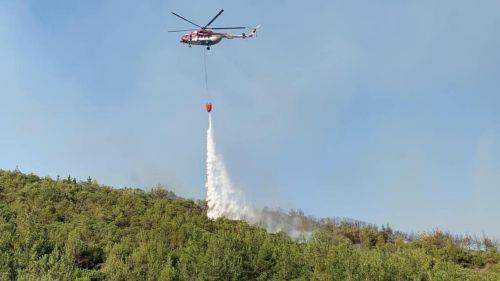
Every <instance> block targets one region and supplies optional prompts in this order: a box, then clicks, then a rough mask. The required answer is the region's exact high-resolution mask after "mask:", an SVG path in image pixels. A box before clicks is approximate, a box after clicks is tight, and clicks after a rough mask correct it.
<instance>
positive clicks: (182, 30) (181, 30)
mask: <svg viewBox="0 0 500 281" xmlns="http://www.w3.org/2000/svg"><path fill="white" fill-rule="evenodd" d="M193 30H196V29H179V30H169V31H168V32H185V31H193Z"/></svg>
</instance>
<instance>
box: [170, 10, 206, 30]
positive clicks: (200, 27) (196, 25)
mask: <svg viewBox="0 0 500 281" xmlns="http://www.w3.org/2000/svg"><path fill="white" fill-rule="evenodd" d="M172 14H173V15H174V16H176V17H179V18H181V19H183V20H185V21H187V22H189V23H190V24H193V25H196V26H197V27H199V28H202V27H201V26H199V25H197V24H196V23H194V22H192V21H190V20H188V19H186V18H184V17H182V16H180V15H178V14H176V13H174V12H172Z"/></svg>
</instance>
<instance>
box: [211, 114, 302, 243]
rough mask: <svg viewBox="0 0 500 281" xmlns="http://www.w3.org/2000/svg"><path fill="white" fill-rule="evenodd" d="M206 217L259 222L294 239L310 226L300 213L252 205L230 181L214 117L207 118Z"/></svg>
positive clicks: (268, 228) (268, 229)
mask: <svg viewBox="0 0 500 281" xmlns="http://www.w3.org/2000/svg"><path fill="white" fill-rule="evenodd" d="M206 187H207V205H208V211H207V216H208V217H209V218H211V219H217V218H220V217H225V218H228V219H231V220H244V221H246V222H248V223H250V224H254V225H260V226H262V227H264V228H266V229H267V231H269V232H272V233H276V232H281V231H283V232H286V233H287V234H288V235H289V236H291V237H292V238H305V239H307V238H309V237H310V235H311V230H310V228H311V226H310V224H308V223H307V222H305V220H304V219H301V218H300V217H298V216H291V215H287V214H285V213H283V212H280V211H272V210H269V209H264V210H257V209H255V208H253V207H252V206H251V205H250V204H249V203H248V202H246V201H245V198H244V196H243V194H242V193H241V191H240V190H238V189H235V188H234V187H233V185H232V184H231V180H230V179H229V175H228V173H227V170H226V167H225V165H224V161H223V159H222V156H221V155H219V154H217V151H216V147H215V139H214V131H213V127H212V116H211V115H210V114H209V117H208V130H207V182H206Z"/></svg>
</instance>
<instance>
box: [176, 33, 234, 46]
mask: <svg viewBox="0 0 500 281" xmlns="http://www.w3.org/2000/svg"><path fill="white" fill-rule="evenodd" d="M225 35H226V34H225V33H215V32H212V31H211V30H195V31H193V32H191V33H188V34H184V35H183V36H182V37H181V40H180V42H181V43H184V44H188V45H203V46H212V45H215V44H217V43H219V42H220V41H221V40H222V38H224V37H225Z"/></svg>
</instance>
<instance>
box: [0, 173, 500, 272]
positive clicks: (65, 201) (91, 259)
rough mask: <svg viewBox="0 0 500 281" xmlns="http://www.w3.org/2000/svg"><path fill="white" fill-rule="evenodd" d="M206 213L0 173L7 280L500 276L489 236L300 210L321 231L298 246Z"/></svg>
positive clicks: (170, 199) (136, 195)
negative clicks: (404, 228)
mask: <svg viewBox="0 0 500 281" xmlns="http://www.w3.org/2000/svg"><path fill="white" fill-rule="evenodd" d="M206 211H207V210H206V203H205V202H204V201H202V200H189V199H183V198H180V197H178V196H176V195H175V194H174V193H173V192H171V191H169V190H167V189H165V188H163V187H161V186H157V187H154V188H152V189H151V190H148V191H145V190H142V189H134V188H120V189H118V188H113V187H109V186H103V185H100V184H98V183H97V181H95V180H93V179H91V178H89V179H87V180H81V181H79V180H77V179H75V178H72V177H71V176H68V177H67V178H64V179H61V178H59V177H57V178H56V179H52V178H50V177H40V176H37V175H33V174H24V173H22V172H20V171H18V170H15V171H1V170H0V280H500V253H499V252H498V250H499V245H498V243H496V242H495V241H494V240H492V239H488V238H486V237H471V236H460V235H452V234H450V233H447V232H443V231H440V230H438V229H436V230H434V231H431V232H422V233H418V234H411V235H410V234H405V233H401V232H398V231H394V230H392V229H391V227H390V226H388V225H386V226H375V225H371V224H366V223H362V222H357V221H351V220H343V219H334V218H332V219H315V218H311V217H306V216H304V214H303V213H302V212H300V211H294V212H291V213H289V214H287V215H289V216H298V217H300V219H302V220H304V222H305V223H310V224H312V225H313V228H314V231H313V234H312V235H311V237H309V238H307V239H292V238H290V237H289V236H287V235H286V234H285V233H267V232H266V231H265V230H264V229H263V228H261V227H259V226H252V225H248V224H247V223H245V222H241V221H230V220H226V219H217V220H210V219H208V218H207V216H206ZM409 219H410V218H409Z"/></svg>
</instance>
